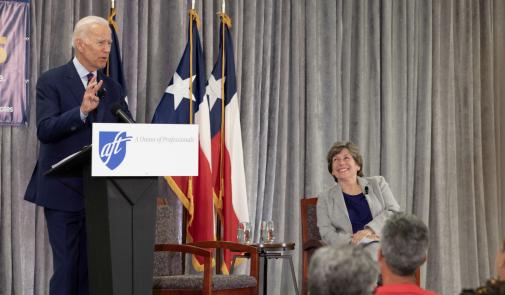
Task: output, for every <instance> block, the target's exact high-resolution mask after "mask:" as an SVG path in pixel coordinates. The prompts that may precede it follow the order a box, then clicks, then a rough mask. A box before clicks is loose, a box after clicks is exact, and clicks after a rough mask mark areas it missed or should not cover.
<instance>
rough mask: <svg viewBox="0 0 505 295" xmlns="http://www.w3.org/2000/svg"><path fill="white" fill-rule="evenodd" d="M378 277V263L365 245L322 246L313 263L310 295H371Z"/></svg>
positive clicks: (310, 268) (312, 260) (310, 266)
mask: <svg viewBox="0 0 505 295" xmlns="http://www.w3.org/2000/svg"><path fill="white" fill-rule="evenodd" d="M378 274H379V270H378V267H377V263H376V262H375V261H374V260H373V259H372V257H371V256H370V254H369V253H368V252H367V251H365V250H364V249H363V247H362V246H356V247H353V246H351V245H347V246H342V247H339V248H337V247H334V246H325V247H321V248H319V249H318V250H317V251H316V252H315V253H314V255H313V256H312V259H311V260H310V265H309V294H310V295H334V294H335V295H336V294H341V295H366V294H372V292H373V290H374V289H375V286H376V283H377V277H378Z"/></svg>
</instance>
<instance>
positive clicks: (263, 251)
mask: <svg viewBox="0 0 505 295" xmlns="http://www.w3.org/2000/svg"><path fill="white" fill-rule="evenodd" d="M251 246H253V247H256V249H258V256H259V257H261V258H263V294H264V295H267V279H268V260H269V259H287V260H288V262H289V266H290V268H291V278H292V279H293V286H294V287H295V291H296V294H297V295H299V294H300V292H299V291H298V284H297V283H296V275H295V267H294V265H293V259H292V257H293V255H292V254H291V253H288V251H292V250H294V249H295V243H294V242H287V243H270V244H251ZM237 257H244V258H249V257H248V255H247V254H244V255H234V256H233V260H232V263H231V269H230V273H233V270H234V268H235V260H236V258H237Z"/></svg>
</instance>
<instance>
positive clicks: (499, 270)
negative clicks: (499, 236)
mask: <svg viewBox="0 0 505 295" xmlns="http://www.w3.org/2000/svg"><path fill="white" fill-rule="evenodd" d="M495 262H496V263H495V266H496V275H497V276H498V279H500V280H502V281H505V240H503V243H502V246H501V249H500V250H499V251H498V253H497V254H496V260H495Z"/></svg>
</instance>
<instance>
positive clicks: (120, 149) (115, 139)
mask: <svg viewBox="0 0 505 295" xmlns="http://www.w3.org/2000/svg"><path fill="white" fill-rule="evenodd" d="M98 140H99V141H98V152H99V154H100V159H101V160H102V162H103V163H104V164H105V165H106V166H107V167H109V169H110V170H114V169H116V168H117V167H118V166H119V165H120V164H121V163H122V162H123V160H124V157H125V155H126V143H127V142H128V141H131V140H132V137H131V136H128V135H126V132H125V131H100V133H99V139H98Z"/></svg>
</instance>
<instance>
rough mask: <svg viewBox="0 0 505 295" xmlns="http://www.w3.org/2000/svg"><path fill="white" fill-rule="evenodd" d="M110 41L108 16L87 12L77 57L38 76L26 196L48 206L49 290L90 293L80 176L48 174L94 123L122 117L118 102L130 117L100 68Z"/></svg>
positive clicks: (76, 39) (87, 139) (85, 139)
mask: <svg viewBox="0 0 505 295" xmlns="http://www.w3.org/2000/svg"><path fill="white" fill-rule="evenodd" d="M111 44H112V35H111V31H110V29H109V25H108V22H107V20H105V19H103V18H101V17H96V16H88V17H85V18H83V19H81V20H79V22H77V24H76V25H75V29H74V34H73V37H72V45H73V47H74V49H75V57H74V58H73V59H72V60H71V61H70V62H68V63H67V64H65V65H62V66H60V67H57V68H54V69H52V70H49V71H47V72H45V73H44V74H42V75H41V76H40V78H39V79H38V81H37V88H36V93H37V95H36V101H37V104H36V113H37V137H38V139H39V141H40V149H39V157H38V160H37V164H36V166H35V169H34V171H33V175H32V178H31V180H30V183H29V184H28V187H27V189H26V194H25V200H27V201H29V202H33V203H35V204H37V205H38V206H42V207H44V215H45V218H46V223H47V230H48V233H49V242H50V244H51V248H52V252H53V269H54V274H53V276H52V277H51V281H50V286H49V294H50V295H56V294H66V295H82V294H89V287H88V264H87V253H86V225H85V212H84V197H83V186H82V177H54V176H47V175H44V173H45V172H46V171H47V170H49V169H50V168H51V165H53V164H55V163H57V162H58V161H60V160H61V159H63V158H65V157H67V156H68V155H70V154H73V153H75V152H76V151H78V150H79V149H81V148H82V147H83V146H85V145H89V144H90V143H91V124H92V123H93V122H109V123H115V122H119V121H118V119H116V117H115V116H114V115H113V114H112V113H111V112H110V109H111V106H113V105H114V104H120V106H121V108H122V109H123V110H125V111H126V112H127V113H128V115H129V116H130V114H129V112H128V111H127V110H128V106H127V105H126V102H125V99H124V98H125V95H124V91H123V89H121V86H120V85H119V84H117V83H116V82H114V81H113V80H111V79H109V78H108V77H106V76H105V75H104V74H103V73H101V72H100V69H103V68H104V67H105V66H106V64H107V59H108V57H109V52H110V49H111ZM105 89H106V92H104V90H105ZM100 90H101V92H99V91H100ZM99 93H101V94H100V95H99Z"/></svg>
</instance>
